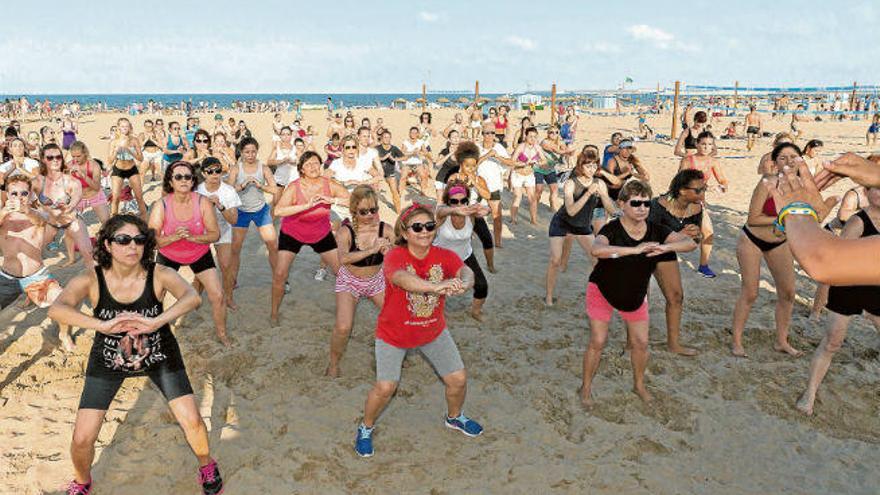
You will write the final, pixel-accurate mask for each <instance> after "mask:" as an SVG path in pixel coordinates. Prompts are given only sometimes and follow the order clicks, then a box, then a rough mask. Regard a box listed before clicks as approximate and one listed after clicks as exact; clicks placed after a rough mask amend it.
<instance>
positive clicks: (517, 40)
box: [504, 35, 538, 52]
mask: <svg viewBox="0 0 880 495" xmlns="http://www.w3.org/2000/svg"><path fill="white" fill-rule="evenodd" d="M504 42H505V43H507V44H508V45H511V46H515V47H517V48H520V49H522V50H525V51H527V52H531V51H534V50H535V48H536V47H537V46H538V44H537V43H535V41H534V40H531V39H529V38H523V37H520V36H513V35H511V36H508V37H507V38H505V39H504Z"/></svg>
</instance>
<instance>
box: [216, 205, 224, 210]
mask: <svg viewBox="0 0 880 495" xmlns="http://www.w3.org/2000/svg"><path fill="white" fill-rule="evenodd" d="M217 209H218V210H220V211H226V207H225V206H223V205H220V206H218V207H217Z"/></svg>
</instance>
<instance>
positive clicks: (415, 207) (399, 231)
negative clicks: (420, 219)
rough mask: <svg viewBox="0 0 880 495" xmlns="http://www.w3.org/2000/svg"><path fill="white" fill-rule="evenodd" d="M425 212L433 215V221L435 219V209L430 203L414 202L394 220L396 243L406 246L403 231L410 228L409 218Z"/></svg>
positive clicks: (430, 215)
mask: <svg viewBox="0 0 880 495" xmlns="http://www.w3.org/2000/svg"><path fill="white" fill-rule="evenodd" d="M423 213H424V214H425V215H428V216H429V217H431V221H433V220H434V210H433V209H431V207H430V206H428V205H421V204H419V203H413V204H412V205H411V206H410V207H409V208H407V209H405V210H403V213H401V214H400V216H398V217H397V221H396V222H394V244H397V245H398V246H406V238H404V237H403V233H404V232H406V229H408V228H409V225H408V224H407V223H406V221H407V219H410V218H412V217H414V216H416V215H421V214H423Z"/></svg>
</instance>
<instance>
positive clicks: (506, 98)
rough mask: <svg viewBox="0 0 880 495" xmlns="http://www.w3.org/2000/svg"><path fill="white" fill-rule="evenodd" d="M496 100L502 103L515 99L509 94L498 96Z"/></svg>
mask: <svg viewBox="0 0 880 495" xmlns="http://www.w3.org/2000/svg"><path fill="white" fill-rule="evenodd" d="M481 99H482V98H481ZM495 101H497V102H500V103H508V102H511V101H513V99H512V98H509V97H507V96H499V97H498V98H495Z"/></svg>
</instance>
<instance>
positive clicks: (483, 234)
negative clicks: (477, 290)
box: [474, 217, 495, 299]
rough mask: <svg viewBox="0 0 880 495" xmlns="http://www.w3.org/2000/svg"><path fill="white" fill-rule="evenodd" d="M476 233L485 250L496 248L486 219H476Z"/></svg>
mask: <svg viewBox="0 0 880 495" xmlns="http://www.w3.org/2000/svg"><path fill="white" fill-rule="evenodd" d="M474 232H476V233H477V237H479V238H480V243H481V244H482V245H483V249H494V248H495V243H494V242H492V233H491V232H489V224H487V223H486V219H485V218H483V217H476V218H474ZM478 299H479V298H478Z"/></svg>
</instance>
